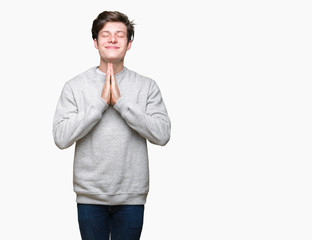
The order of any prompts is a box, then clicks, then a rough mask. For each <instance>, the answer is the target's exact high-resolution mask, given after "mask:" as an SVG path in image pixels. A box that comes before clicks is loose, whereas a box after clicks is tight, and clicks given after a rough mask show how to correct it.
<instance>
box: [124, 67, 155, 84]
mask: <svg viewBox="0 0 312 240" xmlns="http://www.w3.org/2000/svg"><path fill="white" fill-rule="evenodd" d="M128 74H129V79H133V80H135V81H136V82H137V83H139V84H142V85H147V86H150V85H153V84H155V83H156V82H155V80H153V79H152V78H150V77H147V76H145V75H142V74H139V73H137V72H135V71H133V70H130V69H128Z"/></svg>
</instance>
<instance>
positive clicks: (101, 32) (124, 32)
mask: <svg viewBox="0 0 312 240" xmlns="http://www.w3.org/2000/svg"><path fill="white" fill-rule="evenodd" d="M103 32H105V33H111V32H110V31H106V30H102V31H100V32H99V33H103ZM116 33H125V32H124V31H121V30H120V31H116Z"/></svg>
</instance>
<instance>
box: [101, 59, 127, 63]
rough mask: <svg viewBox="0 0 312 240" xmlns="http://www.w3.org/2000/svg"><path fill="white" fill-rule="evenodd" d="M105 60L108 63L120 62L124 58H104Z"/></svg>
mask: <svg viewBox="0 0 312 240" xmlns="http://www.w3.org/2000/svg"><path fill="white" fill-rule="evenodd" d="M104 61H105V62H107V63H113V64H114V63H120V62H121V61H123V58H104Z"/></svg>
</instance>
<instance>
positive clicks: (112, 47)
mask: <svg viewBox="0 0 312 240" xmlns="http://www.w3.org/2000/svg"><path fill="white" fill-rule="evenodd" d="M105 48H108V49H119V47H116V46H107V47H105Z"/></svg>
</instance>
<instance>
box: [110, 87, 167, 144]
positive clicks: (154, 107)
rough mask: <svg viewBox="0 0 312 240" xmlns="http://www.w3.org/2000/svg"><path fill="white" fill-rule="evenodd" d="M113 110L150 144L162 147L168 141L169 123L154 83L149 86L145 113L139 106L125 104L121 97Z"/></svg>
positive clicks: (159, 93)
mask: <svg viewBox="0 0 312 240" xmlns="http://www.w3.org/2000/svg"><path fill="white" fill-rule="evenodd" d="M114 108H115V109H116V110H117V111H118V112H119V113H120V115H121V116H122V118H124V119H125V121H126V122H127V124H128V125H129V126H130V127H131V128H132V129H134V130H135V131H136V132H138V133H139V134H140V135H141V136H142V137H144V138H146V139H147V140H148V141H150V142H151V143H153V144H156V145H161V146H164V145H166V144H167V142H168V141H169V139H170V131H171V122H170V119H169V116H168V114H167V110H166V106H165V104H164V101H163V99H162V96H161V92H160V90H159V88H158V86H157V84H156V82H155V81H152V83H151V85H150V89H149V94H148V99H147V103H146V110H145V111H144V110H143V108H142V107H141V106H140V105H139V104H136V103H132V104H130V103H127V102H126V101H125V99H123V98H122V96H121V97H120V98H119V100H118V101H117V103H116V104H115V105H114Z"/></svg>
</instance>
